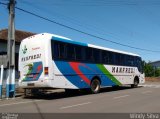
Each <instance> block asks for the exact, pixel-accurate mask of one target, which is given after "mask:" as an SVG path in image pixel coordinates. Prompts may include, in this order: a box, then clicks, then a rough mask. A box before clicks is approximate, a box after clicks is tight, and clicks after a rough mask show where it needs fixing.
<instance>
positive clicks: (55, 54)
mask: <svg viewBox="0 0 160 119" xmlns="http://www.w3.org/2000/svg"><path fill="white" fill-rule="evenodd" d="M52 45H53V44H52ZM52 47H54V49H53V50H52V58H53V59H57V58H60V52H59V44H58V43H57V42H54V46H52Z"/></svg>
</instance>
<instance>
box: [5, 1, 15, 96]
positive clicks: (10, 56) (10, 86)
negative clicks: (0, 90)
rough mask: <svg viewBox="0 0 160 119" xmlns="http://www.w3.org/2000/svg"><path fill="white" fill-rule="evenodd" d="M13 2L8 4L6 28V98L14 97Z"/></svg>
mask: <svg viewBox="0 0 160 119" xmlns="http://www.w3.org/2000/svg"><path fill="white" fill-rule="evenodd" d="M15 3H16V2H15V0H10V1H9V3H8V10H9V27H8V43H7V64H8V67H7V68H8V73H7V74H8V76H7V83H6V97H7V98H10V97H14V96H15V25H14V19H15Z"/></svg>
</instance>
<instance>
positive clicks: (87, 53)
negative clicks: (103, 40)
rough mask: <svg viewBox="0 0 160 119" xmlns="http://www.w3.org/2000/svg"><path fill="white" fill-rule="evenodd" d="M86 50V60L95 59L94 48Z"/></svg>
mask: <svg viewBox="0 0 160 119" xmlns="http://www.w3.org/2000/svg"><path fill="white" fill-rule="evenodd" d="M85 50H86V54H85V55H86V56H85V58H86V61H89V62H90V61H93V52H92V48H86V49H85Z"/></svg>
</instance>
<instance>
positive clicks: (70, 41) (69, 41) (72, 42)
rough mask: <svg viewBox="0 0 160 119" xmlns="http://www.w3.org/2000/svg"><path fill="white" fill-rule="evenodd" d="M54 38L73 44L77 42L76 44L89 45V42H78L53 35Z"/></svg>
mask: <svg viewBox="0 0 160 119" xmlns="http://www.w3.org/2000/svg"><path fill="white" fill-rule="evenodd" d="M52 40H56V41H62V42H65V43H71V44H76V45H81V46H88V45H87V43H81V42H77V41H72V40H67V39H64V38H58V37H54V36H53V37H52Z"/></svg>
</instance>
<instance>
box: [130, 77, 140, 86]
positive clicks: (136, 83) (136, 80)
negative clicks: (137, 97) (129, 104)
mask: <svg viewBox="0 0 160 119" xmlns="http://www.w3.org/2000/svg"><path fill="white" fill-rule="evenodd" d="M138 84H139V79H138V78H135V79H134V83H133V84H131V88H137V87H138Z"/></svg>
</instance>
